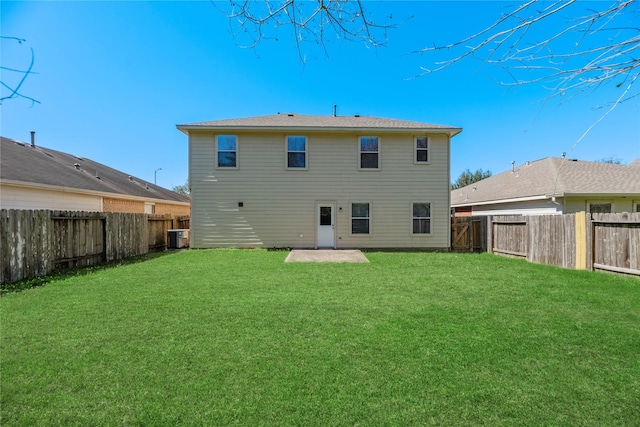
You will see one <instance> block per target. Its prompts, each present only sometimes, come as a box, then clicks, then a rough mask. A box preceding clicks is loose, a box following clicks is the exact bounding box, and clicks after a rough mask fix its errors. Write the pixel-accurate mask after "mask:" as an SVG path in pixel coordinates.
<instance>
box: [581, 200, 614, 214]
mask: <svg viewBox="0 0 640 427" xmlns="http://www.w3.org/2000/svg"><path fill="white" fill-rule="evenodd" d="M587 212H589V213H592V214H593V213H612V212H613V201H612V200H587Z"/></svg>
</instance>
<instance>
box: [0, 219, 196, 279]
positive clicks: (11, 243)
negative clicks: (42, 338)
mask: <svg viewBox="0 0 640 427" xmlns="http://www.w3.org/2000/svg"><path fill="white" fill-rule="evenodd" d="M177 221H178V223H179V224H182V225H184V224H185V223H186V224H188V221H189V219H188V217H179V218H177ZM173 224H174V218H172V217H171V215H150V214H131V213H111V212H70V211H47V210H36V211H32V210H4V209H3V210H0V261H1V263H2V264H1V266H0V274H1V276H0V284H2V283H8V282H16V281H19V280H24V279H30V278H33V277H38V276H44V275H47V274H49V273H51V272H53V271H55V270H59V269H62V268H68V267H77V266H88V265H94V264H98V263H102V262H105V261H114V260H119V259H124V258H128V257H132V256H136V255H143V254H145V253H147V252H149V251H151V250H162V249H166V248H167V244H168V241H167V239H168V236H167V231H168V230H170V229H171V228H173Z"/></svg>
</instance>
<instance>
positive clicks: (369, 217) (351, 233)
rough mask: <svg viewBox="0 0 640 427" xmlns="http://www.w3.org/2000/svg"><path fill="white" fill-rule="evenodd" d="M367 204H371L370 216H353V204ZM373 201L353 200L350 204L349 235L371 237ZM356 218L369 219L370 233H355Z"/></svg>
mask: <svg viewBox="0 0 640 427" xmlns="http://www.w3.org/2000/svg"><path fill="white" fill-rule="evenodd" d="M364 204H367V205H369V216H368V217H355V218H354V216H353V205H364ZM371 206H372V205H371V202H366V201H362V202H351V204H350V210H351V212H350V215H351V217H350V221H349V235H350V236H353V237H370V236H371V235H372V234H373V233H372V230H371V226H372V224H373V223H372V222H371V209H372V208H371ZM354 219H367V220H369V232H368V233H354V232H353V220H354Z"/></svg>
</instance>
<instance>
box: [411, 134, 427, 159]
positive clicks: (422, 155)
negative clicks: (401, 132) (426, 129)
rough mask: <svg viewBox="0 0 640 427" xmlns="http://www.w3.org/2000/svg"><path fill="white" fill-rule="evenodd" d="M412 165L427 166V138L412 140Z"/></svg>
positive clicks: (421, 137) (420, 137)
mask: <svg viewBox="0 0 640 427" xmlns="http://www.w3.org/2000/svg"><path fill="white" fill-rule="evenodd" d="M413 151H414V153H413V163H415V164H416V165H428V164H429V162H430V157H429V137H428V136H416V137H414V138H413Z"/></svg>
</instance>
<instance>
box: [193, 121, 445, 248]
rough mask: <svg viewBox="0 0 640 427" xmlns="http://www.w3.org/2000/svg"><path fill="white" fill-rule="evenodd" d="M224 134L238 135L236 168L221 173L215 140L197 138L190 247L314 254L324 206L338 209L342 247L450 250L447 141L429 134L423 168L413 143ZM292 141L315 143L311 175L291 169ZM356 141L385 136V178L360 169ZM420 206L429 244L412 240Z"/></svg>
mask: <svg viewBox="0 0 640 427" xmlns="http://www.w3.org/2000/svg"><path fill="white" fill-rule="evenodd" d="M222 134H227V135H228V134H234V135H237V136H238V148H237V149H238V165H237V166H238V168H237V169H233V170H224V169H219V168H216V167H215V166H216V158H215V135H214V133H211V132H209V133H208V132H197V131H192V132H190V137H189V141H190V143H189V151H190V152H189V156H190V160H189V162H190V177H189V179H190V184H191V191H192V193H191V196H192V204H191V227H192V239H193V240H192V242H191V245H192V247H195V248H204V247H224V246H234V247H299V248H303V247H305V248H312V247H315V245H316V228H317V227H316V220H317V218H316V216H317V202H319V201H321V202H331V203H334V204H335V208H336V212H335V225H336V229H335V246H336V247H345V248H346V247H361V248H367V247H370V248H384V247H387V248H395V247H398V248H400V247H405V248H448V247H449V235H450V234H449V233H450V231H449V230H450V223H449V221H450V214H449V138H448V136H446V135H442V134H439V135H430V141H429V156H430V163H429V164H426V165H425V164H415V163H414V155H415V149H414V135H411V134H402V135H400V134H397V133H396V134H393V133H387V132H365V133H355V132H342V133H334V134H328V133H314V132H299V131H291V132H270V133H257V132H228V131H225V132H223V133H222ZM286 135H305V136H307V144H308V152H307V161H308V164H307V169H306V170H287V169H286V165H285V137H286ZM417 135H424V133H417ZM358 136H378V137H380V157H379V160H380V170H375V171H371V170H358V158H359V151H358ZM354 202H363V203H369V204H370V209H371V213H370V217H371V220H370V221H371V222H370V235H365V236H363V235H352V234H351V203H354ZM414 202H427V203H431V218H432V219H431V235H429V236H415V235H412V229H411V224H412V208H411V203H414ZM239 203H242V204H243V206H242V207H240V206H239ZM339 208H342V210H341V211H340V210H339ZM301 236H302V237H301Z"/></svg>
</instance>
